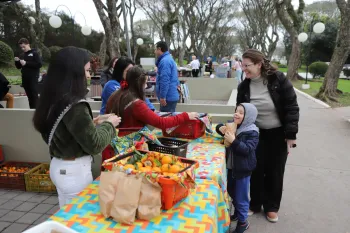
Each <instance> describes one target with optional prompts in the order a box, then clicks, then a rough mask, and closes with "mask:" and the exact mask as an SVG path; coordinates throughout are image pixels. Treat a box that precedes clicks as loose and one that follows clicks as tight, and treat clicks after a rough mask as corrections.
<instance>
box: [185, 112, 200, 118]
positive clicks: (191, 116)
mask: <svg viewBox="0 0 350 233" xmlns="http://www.w3.org/2000/svg"><path fill="white" fill-rule="evenodd" d="M187 114H188V117H189V118H190V120H196V119H198V118H199V114H198V112H188V113H187Z"/></svg>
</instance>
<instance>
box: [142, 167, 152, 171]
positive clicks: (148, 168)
mask: <svg viewBox="0 0 350 233" xmlns="http://www.w3.org/2000/svg"><path fill="white" fill-rule="evenodd" d="M139 171H140V172H150V171H152V168H151V167H141V168H139Z"/></svg>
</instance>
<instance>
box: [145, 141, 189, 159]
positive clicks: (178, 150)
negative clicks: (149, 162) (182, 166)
mask: <svg viewBox="0 0 350 233" xmlns="http://www.w3.org/2000/svg"><path fill="white" fill-rule="evenodd" d="M158 140H159V141H160V142H161V143H162V144H163V145H164V146H160V145H157V144H155V143H153V142H151V141H148V142H147V144H148V149H149V150H150V151H157V152H160V153H165V154H171V155H176V156H179V157H182V158H186V154H187V147H188V143H189V142H187V141H182V140H177V139H171V138H159V139H158Z"/></svg>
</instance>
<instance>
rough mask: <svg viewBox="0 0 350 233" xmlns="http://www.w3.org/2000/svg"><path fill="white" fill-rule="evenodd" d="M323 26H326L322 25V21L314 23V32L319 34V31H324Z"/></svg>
mask: <svg viewBox="0 0 350 233" xmlns="http://www.w3.org/2000/svg"><path fill="white" fill-rule="evenodd" d="M325 28H326V26H325V25H324V23H316V24H315V25H314V32H315V33H317V34H320V33H322V32H324V29H325Z"/></svg>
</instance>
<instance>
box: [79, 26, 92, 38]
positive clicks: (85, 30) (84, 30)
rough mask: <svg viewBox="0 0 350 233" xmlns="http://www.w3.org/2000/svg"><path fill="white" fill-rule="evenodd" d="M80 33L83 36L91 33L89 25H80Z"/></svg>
mask: <svg viewBox="0 0 350 233" xmlns="http://www.w3.org/2000/svg"><path fill="white" fill-rule="evenodd" d="M81 33H83V35H84V36H89V35H90V34H91V27H89V26H86V25H85V26H83V27H81Z"/></svg>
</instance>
